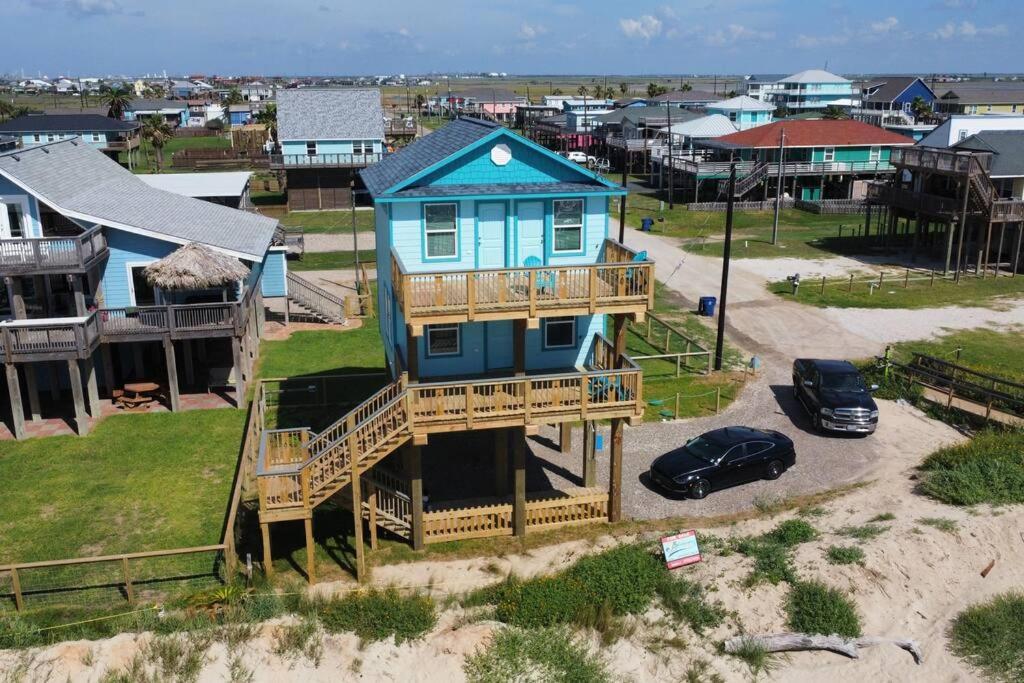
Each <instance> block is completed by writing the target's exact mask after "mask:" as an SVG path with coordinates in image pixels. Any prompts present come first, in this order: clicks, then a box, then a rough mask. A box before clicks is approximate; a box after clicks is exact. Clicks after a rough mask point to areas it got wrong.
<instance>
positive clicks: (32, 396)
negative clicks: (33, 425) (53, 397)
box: [24, 363, 43, 422]
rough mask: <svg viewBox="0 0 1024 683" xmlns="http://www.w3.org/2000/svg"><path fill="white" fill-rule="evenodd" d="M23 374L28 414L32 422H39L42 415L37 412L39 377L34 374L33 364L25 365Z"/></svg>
mask: <svg viewBox="0 0 1024 683" xmlns="http://www.w3.org/2000/svg"><path fill="white" fill-rule="evenodd" d="M24 372H25V391H27V392H28V409H29V413H30V414H31V415H32V421H33V422H41V421H42V419H43V415H42V412H41V411H40V410H39V377H38V376H37V374H36V366H35V363H26V364H25V366H24Z"/></svg>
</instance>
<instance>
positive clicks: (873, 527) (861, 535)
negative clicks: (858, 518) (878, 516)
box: [836, 524, 889, 541]
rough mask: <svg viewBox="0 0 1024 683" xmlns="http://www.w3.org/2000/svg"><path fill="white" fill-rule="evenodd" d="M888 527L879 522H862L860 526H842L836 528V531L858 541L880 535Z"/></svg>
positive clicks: (868, 539)
mask: <svg viewBox="0 0 1024 683" xmlns="http://www.w3.org/2000/svg"><path fill="white" fill-rule="evenodd" d="M888 530H889V527H887V526H882V525H881V524H862V525H861V526H844V527H841V528H839V529H836V533H837V534H839V535H840V536H846V537H847V538H855V539H857V540H858V541H870V540H871V539H872V538H875V537H876V536H881V535H882V534H884V533H885V532H886V531H888Z"/></svg>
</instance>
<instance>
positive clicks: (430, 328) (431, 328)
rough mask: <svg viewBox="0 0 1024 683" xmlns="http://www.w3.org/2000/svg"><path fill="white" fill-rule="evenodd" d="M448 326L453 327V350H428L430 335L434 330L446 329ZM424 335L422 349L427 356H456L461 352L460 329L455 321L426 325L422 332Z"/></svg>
mask: <svg viewBox="0 0 1024 683" xmlns="http://www.w3.org/2000/svg"><path fill="white" fill-rule="evenodd" d="M449 328H454V329H455V350H454V351H440V352H438V351H431V350H430V337H431V335H433V333H434V332H437V331H439V330H447V329H449ZM424 336H425V337H426V346H425V347H424V351H425V352H426V356H427V357H428V358H443V357H444V356H458V355H459V354H460V353H462V330H461V328H460V327H459V325H458V324H457V323H449V324H445V325H427V327H426V330H425V332H424Z"/></svg>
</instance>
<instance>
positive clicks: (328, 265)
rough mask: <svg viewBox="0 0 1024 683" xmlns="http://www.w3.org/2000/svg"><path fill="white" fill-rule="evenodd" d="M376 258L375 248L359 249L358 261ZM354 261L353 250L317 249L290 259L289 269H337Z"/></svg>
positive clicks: (365, 261) (353, 263) (352, 264)
mask: <svg viewBox="0 0 1024 683" xmlns="http://www.w3.org/2000/svg"><path fill="white" fill-rule="evenodd" d="M376 260H377V251H376V250H375V249H360V250H359V262H360V263H370V262H372V261H376ZM355 263H356V259H355V252H353V251H319V252H309V251H307V252H306V253H305V254H303V256H302V258H301V259H298V260H295V261H290V262H289V263H288V268H289V269H290V270H295V271H302V270H337V269H339V268H352V267H353V266H354V265H355Z"/></svg>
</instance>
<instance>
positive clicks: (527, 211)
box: [516, 202, 544, 266]
mask: <svg viewBox="0 0 1024 683" xmlns="http://www.w3.org/2000/svg"><path fill="white" fill-rule="evenodd" d="M516 216H517V225H518V226H519V236H518V238H517V239H518V245H517V246H518V258H517V260H518V261H519V262H518V263H517V264H516V266H522V265H523V264H524V262H525V261H526V259H528V258H529V257H531V256H536V257H537V258H538V259H540V261H541V263H543V262H544V202H517V203H516Z"/></svg>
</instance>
